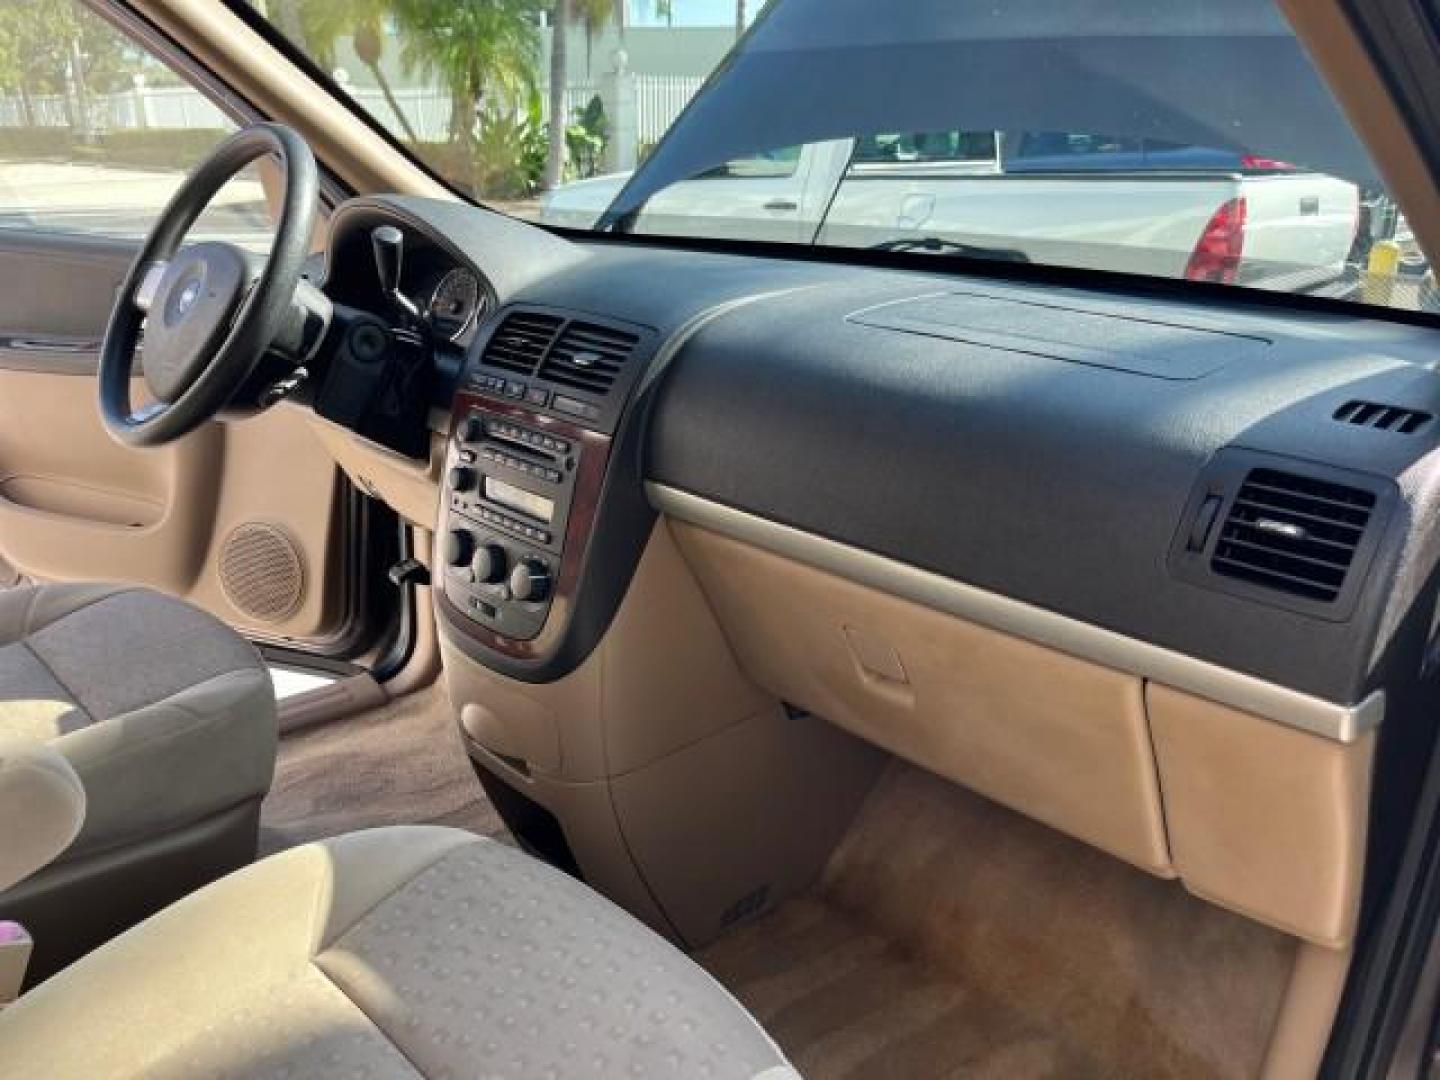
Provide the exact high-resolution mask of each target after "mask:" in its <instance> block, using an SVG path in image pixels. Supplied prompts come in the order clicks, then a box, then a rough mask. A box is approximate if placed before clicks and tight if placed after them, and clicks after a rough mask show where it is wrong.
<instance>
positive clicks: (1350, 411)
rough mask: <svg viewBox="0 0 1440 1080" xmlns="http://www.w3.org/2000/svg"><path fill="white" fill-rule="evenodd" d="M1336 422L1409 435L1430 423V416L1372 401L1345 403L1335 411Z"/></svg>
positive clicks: (1414, 410) (1417, 411)
mask: <svg viewBox="0 0 1440 1080" xmlns="http://www.w3.org/2000/svg"><path fill="white" fill-rule="evenodd" d="M1334 417H1335V419H1336V420H1339V421H1341V422H1342V423H1346V424H1355V425H1357V426H1359V427H1371V428H1378V429H1379V430H1381V431H1396V432H1399V433H1400V434H1401V435H1410V434H1413V433H1414V432H1417V431H1419V430H1420V429H1421V428H1422V427H1424V426H1425V425H1426V424H1428V423H1429V422H1430V419H1431V417H1430V414H1429V413H1427V412H1421V411H1420V410H1419V409H1406V408H1402V407H1401V406H1399V405H1380V404H1378V403H1376V402H1374V401H1347V402H1346V403H1345V404H1344V405H1341V406H1340V408H1338V409H1336V410H1335V413H1334Z"/></svg>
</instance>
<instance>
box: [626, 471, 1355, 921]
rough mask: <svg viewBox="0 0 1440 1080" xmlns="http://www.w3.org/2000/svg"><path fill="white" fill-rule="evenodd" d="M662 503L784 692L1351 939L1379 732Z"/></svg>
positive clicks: (1055, 819)
mask: <svg viewBox="0 0 1440 1080" xmlns="http://www.w3.org/2000/svg"><path fill="white" fill-rule="evenodd" d="M655 497H656V491H655V490H654V489H652V498H655ZM656 501H657V502H658V503H659V505H660V508H661V509H662V510H664V511H665V512H666V513H668V514H671V515H675V513H676V511H677V510H678V511H679V514H680V515H682V516H685V517H689V518H691V519H692V522H688V523H687V522H685V521H682V520H679V517H673V518H672V522H671V532H672V534H673V535H674V537H675V541H676V544H677V545H678V547H679V548H680V550H681V552H682V554H683V556H684V558H685V560H686V562H687V563H688V564H689V566H690V567H691V569H692V570H693V572H694V573H695V575H696V576H697V578H698V579H699V581H700V583H701V587H702V588H703V590H704V592H705V594H706V596H707V597H708V599H709V600H710V603H711V605H712V607H713V609H714V611H715V614H716V617H717V619H718V621H719V623H720V625H721V627H722V628H723V630H724V632H725V634H726V637H727V638H728V640H729V642H730V644H731V646H732V647H733V648H734V650H735V653H736V655H737V657H738V658H739V662H740V665H741V667H742V669H743V670H744V671H745V672H746V673H747V674H748V675H749V676H750V677H751V678H753V679H754V680H755V681H756V682H758V683H759V684H760V685H761V686H762V687H764V688H765V689H766V690H768V691H769V692H771V693H772V694H774V695H776V696H777V697H779V698H781V699H782V700H785V701H788V702H792V703H794V704H796V705H800V706H803V707H805V708H807V709H809V710H811V711H813V712H814V713H816V714H817V715H819V716H823V717H825V718H826V719H827V720H829V721H831V722H832V723H834V724H837V725H839V726H840V727H842V728H844V729H846V730H848V731H851V732H853V733H855V734H856V735H859V736H860V737H861V738H863V739H865V740H866V741H868V742H871V743H874V744H876V745H878V746H881V747H883V748H885V749H886V750H889V751H890V752H892V753H894V754H896V755H898V756H900V757H903V758H906V759H908V760H910V761H913V762H915V763H917V764H919V765H922V766H924V767H926V768H928V769H930V770H932V771H934V772H936V773H939V774H940V775H942V776H945V777H947V778H949V779H951V780H954V781H956V782H957V783H960V784H963V785H965V786H967V787H969V788H972V789H974V790H976V791H978V792H980V793H981V794H984V795H986V796H988V797H990V798H992V799H995V800H996V801H997V802H1000V803H1003V804H1005V805H1007V806H1010V807H1012V808H1013V809H1016V810H1019V811H1021V812H1022V813H1025V814H1027V815H1029V816H1031V817H1033V818H1035V819H1037V820H1039V821H1041V822H1044V823H1045V824H1047V825H1050V826H1052V827H1054V828H1056V829H1059V830H1061V831H1063V832H1066V833H1068V834H1070V835H1072V836H1074V837H1076V838H1078V839H1081V840H1084V841H1087V842H1088V843H1091V844H1093V845H1095V846H1096V847H1099V848H1101V849H1103V850H1105V851H1108V852H1110V853H1111V854H1113V855H1116V856H1118V857H1119V858H1122V859H1125V860H1127V861H1128V862H1131V863H1133V864H1135V865H1136V866H1139V867H1141V868H1143V869H1145V870H1148V871H1149V872H1151V873H1154V874H1157V875H1160V876H1165V877H1179V878H1180V879H1181V880H1182V881H1183V882H1184V884H1185V886H1186V887H1187V888H1189V889H1190V890H1191V891H1192V892H1194V893H1196V894H1197V895H1200V896H1203V897H1205V898H1207V899H1209V900H1211V901H1213V902H1215V903H1217V904H1220V905H1222V906H1224V907H1228V908H1231V909H1233V910H1235V911H1238V912H1240V913H1242V914H1245V915H1248V916H1250V917H1252V918H1254V919H1256V920H1258V921H1261V922H1264V923H1267V924H1268V925H1271V926H1273V927H1276V928H1278V929H1281V930H1283V931H1285V932H1287V933H1290V934H1294V935H1295V936H1297V937H1300V938H1303V939H1305V940H1308V941H1311V942H1314V943H1316V944H1320V945H1325V946H1329V947H1342V946H1344V945H1346V944H1347V943H1348V942H1349V941H1350V939H1351V937H1352V935H1353V932H1354V928H1355V922H1356V917H1357V912H1358V905H1359V892H1360V881H1361V874H1362V870H1363V865H1364V848H1365V834H1366V824H1367V813H1368V803H1369V790H1370V776H1371V764H1372V757H1373V747H1374V725H1373V722H1371V723H1365V724H1361V725H1356V726H1347V725H1345V724H1341V725H1339V726H1337V728H1336V729H1335V733H1334V734H1333V735H1331V736H1322V735H1318V734H1315V733H1314V732H1313V731H1307V730H1303V729H1302V727H1301V726H1299V725H1296V724H1294V723H1291V722H1289V721H1290V719H1291V718H1292V717H1291V714H1289V713H1285V712H1284V710H1283V709H1282V710H1279V711H1280V712H1281V713H1282V717H1281V718H1280V719H1278V720H1277V719H1276V718H1273V717H1266V716H1263V715H1260V714H1258V713H1255V712H1250V711H1245V710H1242V709H1237V708H1235V707H1233V706H1231V705H1227V704H1221V703H1219V702H1216V701H1214V700H1211V699H1208V698H1206V697H1204V696H1201V695H1199V694H1196V693H1193V692H1188V691H1187V690H1186V689H1179V688H1176V687H1173V686H1170V685H1167V684H1166V683H1164V682H1162V681H1160V680H1157V679H1153V678H1147V677H1145V676H1144V675H1142V674H1137V673H1135V672H1134V671H1127V670H1122V669H1118V668H1116V667H1112V666H1109V665H1106V664H1101V663H1096V662H1094V661H1093V660H1091V659H1088V658H1082V657H1078V656H1075V655H1072V654H1070V653H1067V652H1064V651H1061V650H1058V649H1054V648H1051V647H1048V646H1046V645H1041V644H1037V643H1035V642H1033V641H1028V640H1025V639H1023V638H1022V637H1020V636H1017V635H1014V634H1009V633H1003V632H1000V631H997V630H996V629H994V628H992V627H989V626H985V625H982V624H981V623H979V622H977V621H975V620H972V619H965V618H960V617H957V616H956V615H954V614H952V613H949V612H946V611H942V610H937V609H936V608H934V607H930V606H926V605H924V604H920V603H917V602H915V601H914V600H911V599H905V598H902V597H900V596H897V595H894V594H893V593H890V592H887V591H884V590H882V589H879V588H876V587H874V586H872V585H867V584H861V583H858V582H856V581H854V580H851V579H849V578H847V577H845V576H841V575H840V574H837V573H835V572H832V571H831V570H826V569H820V568H818V567H816V566H814V565H809V564H808V563H807V562H806V561H803V560H802V559H800V558H796V557H794V554H793V552H792V553H790V554H780V553H778V552H776V551H774V550H767V547H765V546H762V544H763V541H764V539H765V536H766V532H765V530H764V529H763V527H760V526H757V525H755V524H754V523H755V522H757V521H758V520H759V519H754V518H749V519H748V521H736V518H735V515H736V512H735V511H733V510H729V509H727V508H723V507H716V511H717V512H715V513H713V514H709V515H707V514H706V513H705V506H699V509H698V511H697V501H695V500H693V497H689V496H686V497H684V498H667V497H666V496H665V493H664V491H663V490H661V491H660V493H659V497H658V498H657V499H656ZM705 505H708V506H715V504H705ZM694 519H705V524H704V525H703V526H702V525H697V524H694V523H693V520H694ZM767 524H768V523H767ZM727 525H728V526H729V528H728V530H727ZM775 528H776V529H780V528H783V527H780V526H775ZM747 529H748V532H749V535H748V536H747V537H746V539H738V538H737V537H736V536H734V535H727V534H726V531H730V532H742V533H743V532H746V531H747ZM722 530H726V531H722ZM790 531H792V532H793V530H790ZM787 539H789V540H790V541H791V542H792V543H793V538H787ZM757 540H759V541H760V542H761V543H756V541H757ZM817 543H819V544H828V543H829V542H828V541H817ZM854 557H855V559H856V560H857V562H858V561H860V560H863V559H875V558H878V557H876V556H870V555H867V554H866V553H862V552H855V553H854ZM1246 678H1248V677H1245V676H1239V675H1237V676H1236V679H1237V680H1242V681H1241V682H1240V683H1237V685H1241V686H1243V685H1244V684H1243V680H1245V679H1246ZM1275 689H1276V691H1277V692H1278V691H1279V689H1280V688H1275ZM1286 695H1288V691H1287V692H1283V693H1277V694H1276V696H1275V701H1276V702H1277V703H1280V704H1285V705H1290V704H1293V702H1291V701H1290V699H1289V698H1288V697H1287V696H1286ZM1324 705H1325V703H1320V702H1316V703H1314V705H1313V706H1312V707H1311V712H1312V713H1313V714H1314V716H1315V717H1322V716H1323V715H1324V708H1323V706H1324ZM1331 708H1334V709H1336V710H1337V712H1336V716H1337V717H1338V716H1341V710H1339V707H1333V706H1332V707H1331ZM1300 715H1301V716H1302V718H1303V717H1305V716H1307V715H1308V714H1306V713H1305V712H1304V711H1303V710H1302V711H1301V712H1300ZM1352 719H1353V718H1352ZM1342 736H1343V737H1342Z"/></svg>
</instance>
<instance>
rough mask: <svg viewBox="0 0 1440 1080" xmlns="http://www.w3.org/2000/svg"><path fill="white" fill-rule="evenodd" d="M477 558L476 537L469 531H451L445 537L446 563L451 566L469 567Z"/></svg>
mask: <svg viewBox="0 0 1440 1080" xmlns="http://www.w3.org/2000/svg"><path fill="white" fill-rule="evenodd" d="M474 557H475V535H474V534H473V533H471V532H470V531H469V530H467V529H451V530H450V534H449V535H448V536H446V537H445V561H446V562H447V563H449V564H450V565H451V566H468V565H469V564H470V560H471V559H472V558H474Z"/></svg>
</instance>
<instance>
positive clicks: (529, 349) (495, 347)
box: [480, 311, 565, 375]
mask: <svg viewBox="0 0 1440 1080" xmlns="http://www.w3.org/2000/svg"><path fill="white" fill-rule="evenodd" d="M564 321H565V320H563V319H561V318H560V317H559V316H558V315H546V314H544V313H543V312H538V311H519V312H514V313H512V314H510V315H507V316H505V321H504V322H502V323H501V324H500V327H499V329H497V330H496V331H495V333H494V334H492V335H491V337H490V341H489V343H488V344H486V346H485V353H484V355H483V356H481V358H480V362H481V363H482V364H485V365H487V366H489V367H497V368H503V369H504V370H506V371H513V372H515V373H516V374H517V375H533V374H534V373H535V369H536V368H537V367H539V365H540V361H541V360H543V359H544V358H545V350H547V349H548V348H550V343H551V342H552V341H554V340H555V333H556V331H557V330H559V329H560V324H561V323H562V322H564Z"/></svg>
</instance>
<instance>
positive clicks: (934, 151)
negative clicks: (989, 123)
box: [851, 131, 996, 166]
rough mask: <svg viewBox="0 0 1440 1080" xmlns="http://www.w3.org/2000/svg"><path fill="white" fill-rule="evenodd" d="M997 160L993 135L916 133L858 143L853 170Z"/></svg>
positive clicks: (872, 137)
mask: <svg viewBox="0 0 1440 1080" xmlns="http://www.w3.org/2000/svg"><path fill="white" fill-rule="evenodd" d="M995 157H996V146H995V132H993V131H916V132H887V133H884V134H880V135H867V136H865V137H864V138H863V139H858V140H856V143H855V156H854V158H853V159H852V160H851V165H852V166H866V165H897V164H898V165H911V164H922V165H932V164H952V163H959V162H964V163H970V162H975V163H987V162H994V161H995Z"/></svg>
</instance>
